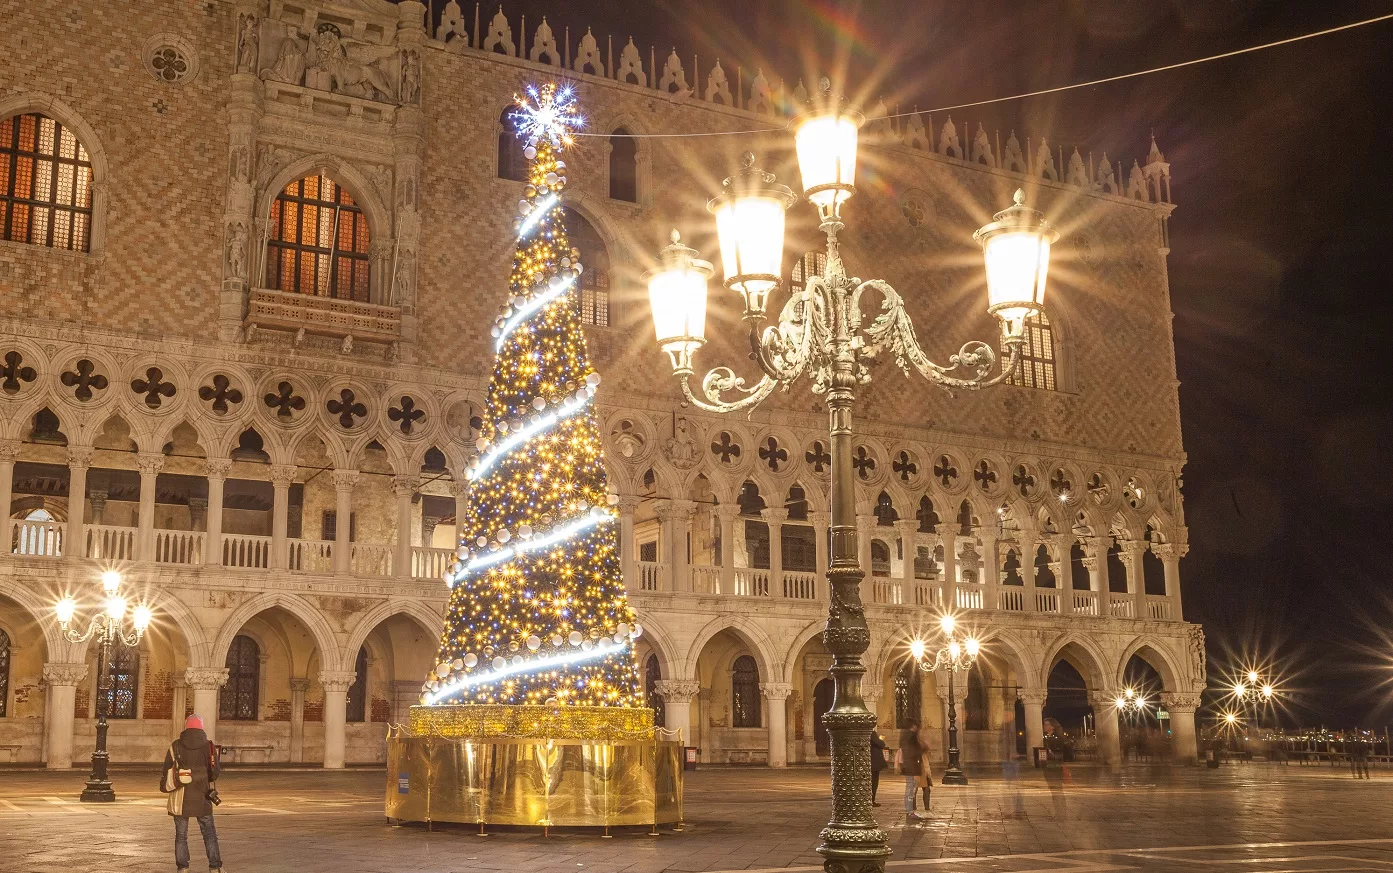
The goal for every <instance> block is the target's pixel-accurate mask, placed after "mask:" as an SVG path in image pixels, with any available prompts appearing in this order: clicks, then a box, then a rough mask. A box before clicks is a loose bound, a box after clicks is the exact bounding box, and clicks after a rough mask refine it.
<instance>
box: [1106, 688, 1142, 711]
mask: <svg viewBox="0 0 1393 873" xmlns="http://www.w3.org/2000/svg"><path fill="white" fill-rule="evenodd" d="M1112 705H1113V708H1115V709H1116V710H1117V712H1118V714H1119V715H1121V716H1123V717H1124V718H1125V717H1127V716H1134V715H1140V714H1142V713H1144V712H1146V711H1147V707H1149V706H1150V704H1149V703H1147V701H1146V695H1145V694H1142V693H1141V692H1140V691H1137V690H1136V689H1135V688H1124V689H1122V693H1121V694H1119V695H1117V699H1115V700H1114V701H1113V702H1112Z"/></svg>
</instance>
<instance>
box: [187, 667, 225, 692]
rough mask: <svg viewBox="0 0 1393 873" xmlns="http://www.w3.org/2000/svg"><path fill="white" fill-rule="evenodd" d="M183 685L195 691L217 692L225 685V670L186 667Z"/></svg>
mask: <svg viewBox="0 0 1393 873" xmlns="http://www.w3.org/2000/svg"><path fill="white" fill-rule="evenodd" d="M184 683H185V684H186V685H188V686H189V687H190V688H192V689H193V690H195V691H217V690H218V689H219V688H221V687H223V686H224V685H226V684H227V668H226V667H223V668H218V667H187V668H185V670H184Z"/></svg>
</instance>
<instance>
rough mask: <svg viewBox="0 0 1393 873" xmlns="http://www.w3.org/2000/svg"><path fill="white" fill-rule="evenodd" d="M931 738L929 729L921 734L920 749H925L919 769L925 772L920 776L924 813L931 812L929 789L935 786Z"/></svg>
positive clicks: (925, 729)
mask: <svg viewBox="0 0 1393 873" xmlns="http://www.w3.org/2000/svg"><path fill="white" fill-rule="evenodd" d="M931 737H932V734H931V733H930V732H929V729H928V728H924V729H923V730H921V731H920V732H919V748H921V749H923V753H922V757H921V759H920V764H921V766H920V768H919V769H920V770H921V771H923V772H921V773H920V774H919V788H920V790H922V791H923V792H924V812H928V811H929V789H931V788H933V784H934V774H933V767H932V766H930V761H929V740H930V739H931Z"/></svg>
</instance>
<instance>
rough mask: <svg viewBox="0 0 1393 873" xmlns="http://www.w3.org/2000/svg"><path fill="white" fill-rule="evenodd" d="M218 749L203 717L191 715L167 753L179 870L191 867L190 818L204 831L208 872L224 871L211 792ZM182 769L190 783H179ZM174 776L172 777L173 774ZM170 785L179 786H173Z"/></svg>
mask: <svg viewBox="0 0 1393 873" xmlns="http://www.w3.org/2000/svg"><path fill="white" fill-rule="evenodd" d="M218 769H219V768H218V755H217V749H216V747H214V745H213V744H212V743H211V742H210V741H209V740H208V735H207V734H206V733H204V732H203V719H202V717H200V716H199V715H197V714H195V715H191V716H189V717H188V720H186V721H185V722H184V732H183V733H181V734H179V739H177V740H175V741H174V742H173V743H171V744H170V746H169V750H168V751H167V752H165V755H164V769H163V770H162V771H160V772H161V783H160V788H161V790H164V791H165V792H166V793H167V794H169V795H170V798H169V806H168V809H169V814H170V815H172V816H174V865H175V866H176V867H178V868H179V873H188V869H189V819H190V818H195V819H197V820H198V830H199V832H200V833H202V834H203V848H204V850H205V851H206V852H207V853H208V873H222V853H221V851H219V849H218V832H217V829H216V828H214V827H213V802H212V800H210V797H209V796H210V794H212V795H213V796H216V794H215V792H214V789H215V785H214V783H216V782H217V781H218ZM180 770H187V771H189V772H190V774H191V776H192V779H191V780H190V781H189V782H188V784H184V785H181V784H179V779H178V773H179V771H180ZM171 771H172V773H173V778H170V773H171ZM170 784H173V785H174V786H175V787H174V788H173V790H170V789H169V786H170Z"/></svg>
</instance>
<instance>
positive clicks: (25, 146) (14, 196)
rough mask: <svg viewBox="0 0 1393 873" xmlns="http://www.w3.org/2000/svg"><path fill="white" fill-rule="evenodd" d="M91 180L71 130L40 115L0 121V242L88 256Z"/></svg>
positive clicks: (89, 164) (88, 159)
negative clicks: (6, 241)
mask: <svg viewBox="0 0 1393 873" xmlns="http://www.w3.org/2000/svg"><path fill="white" fill-rule="evenodd" d="M92 181H93V180H92V161H91V157H90V156H89V155H88V154H87V149H86V148H85V147H84V146H83V145H82V143H80V142H78V140H77V136H76V135H75V134H74V133H73V132H72V131H71V130H69V129H67V128H66V127H64V126H63V125H61V124H59V123H58V122H57V121H54V120H53V119H52V118H49V117H48V116H46V115H40V114H38V113H35V112H30V113H26V114H24V115H13V116H11V117H9V118H6V119H5V120H3V121H0V239H6V240H10V241H12V242H21V243H29V244H31V245H38V246H47V247H49V248H55V249H68V250H70V251H75V252H85V251H87V250H88V247H89V245H90V243H91V229H92Z"/></svg>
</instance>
